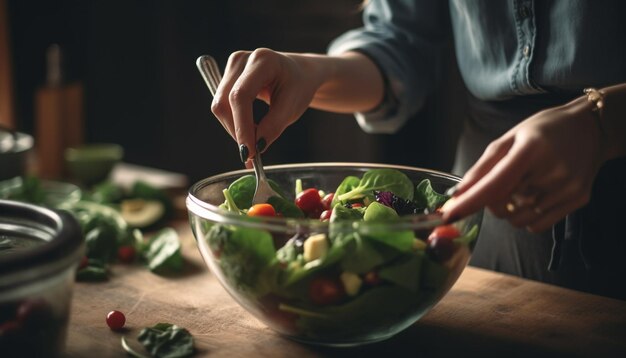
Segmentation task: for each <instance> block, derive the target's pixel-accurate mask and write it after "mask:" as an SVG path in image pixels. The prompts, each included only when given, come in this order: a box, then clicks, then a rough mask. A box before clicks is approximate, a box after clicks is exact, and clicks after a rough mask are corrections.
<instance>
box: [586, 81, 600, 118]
mask: <svg viewBox="0 0 626 358" xmlns="http://www.w3.org/2000/svg"><path fill="white" fill-rule="evenodd" d="M584 92H585V94H586V95H587V101H589V102H591V103H593V105H594V108H593V111H594V112H598V114H599V115H600V116H602V108H604V92H602V91H601V90H597V89H595V88H592V87H589V88H585V89H584Z"/></svg>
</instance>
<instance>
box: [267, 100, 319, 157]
mask: <svg viewBox="0 0 626 358" xmlns="http://www.w3.org/2000/svg"><path fill="white" fill-rule="evenodd" d="M273 98H275V99H274V100H273V101H272V105H271V106H270V109H269V111H268V112H267V114H266V115H265V117H263V119H261V121H260V122H259V124H258V125H257V132H256V133H257V149H258V150H261V152H263V151H265V150H266V149H267V147H269V146H270V144H272V143H273V142H274V141H275V140H276V139H277V138H278V137H279V136H280V135H281V134H282V133H283V131H285V129H286V128H287V127H288V126H289V125H291V124H292V123H294V122H295V121H296V120H297V119H298V118H299V117H300V116H302V114H303V113H304V111H305V110H306V108H307V105H302V106H301V108H299V107H298V106H297V101H296V99H295V98H291V96H285V94H283V93H280V92H277V93H275V94H274V95H273ZM260 143H263V144H264V145H263V148H259V144H260Z"/></svg>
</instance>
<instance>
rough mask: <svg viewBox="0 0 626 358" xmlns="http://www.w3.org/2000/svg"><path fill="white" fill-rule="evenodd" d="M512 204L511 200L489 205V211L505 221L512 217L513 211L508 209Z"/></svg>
mask: <svg viewBox="0 0 626 358" xmlns="http://www.w3.org/2000/svg"><path fill="white" fill-rule="evenodd" d="M509 204H510V202H509V200H508V199H507V200H500V201H498V202H497V203H495V204H492V205H489V206H488V207H487V209H489V211H491V213H492V214H493V215H494V216H495V217H497V218H500V219H505V218H508V217H509V216H511V210H509V209H507V207H508V205H509Z"/></svg>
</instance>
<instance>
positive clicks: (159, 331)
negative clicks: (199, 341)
mask: <svg viewBox="0 0 626 358" xmlns="http://www.w3.org/2000/svg"><path fill="white" fill-rule="evenodd" d="M137 340H139V342H140V343H141V344H142V345H143V346H144V347H145V348H146V350H147V351H148V352H150V355H151V356H153V357H157V358H178V357H189V356H191V355H193V353H194V346H193V336H192V335H191V333H189V331H187V330H186V329H184V328H181V327H178V326H176V325H173V324H170V323H158V324H156V325H154V326H152V327H146V328H144V329H142V330H141V332H140V333H139V336H138V337H137Z"/></svg>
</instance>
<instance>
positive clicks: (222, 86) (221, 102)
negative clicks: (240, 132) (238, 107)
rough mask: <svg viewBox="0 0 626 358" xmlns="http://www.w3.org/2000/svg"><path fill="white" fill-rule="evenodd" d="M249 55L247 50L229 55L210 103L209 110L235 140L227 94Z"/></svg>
mask: <svg viewBox="0 0 626 358" xmlns="http://www.w3.org/2000/svg"><path fill="white" fill-rule="evenodd" d="M249 55H250V52H248V51H237V52H234V53H232V54H231V55H230V57H229V58H228V62H227V64H226V69H225V70H224V77H223V78H222V80H221V81H220V83H219V85H218V87H217V90H216V91H215V95H214V96H213V102H212V103H211V111H212V112H213V114H215V116H216V117H217V119H218V120H219V121H220V123H221V124H222V126H223V127H224V129H226V131H227V132H228V134H230V136H231V137H233V139H234V140H235V141H237V136H236V134H235V124H234V123H233V113H232V110H231V107H230V101H229V100H228V96H229V94H230V91H231V90H232V87H233V85H234V84H235V81H236V80H237V78H239V76H241V73H242V72H243V69H244V68H245V65H246V62H247V59H248V57H249Z"/></svg>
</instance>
